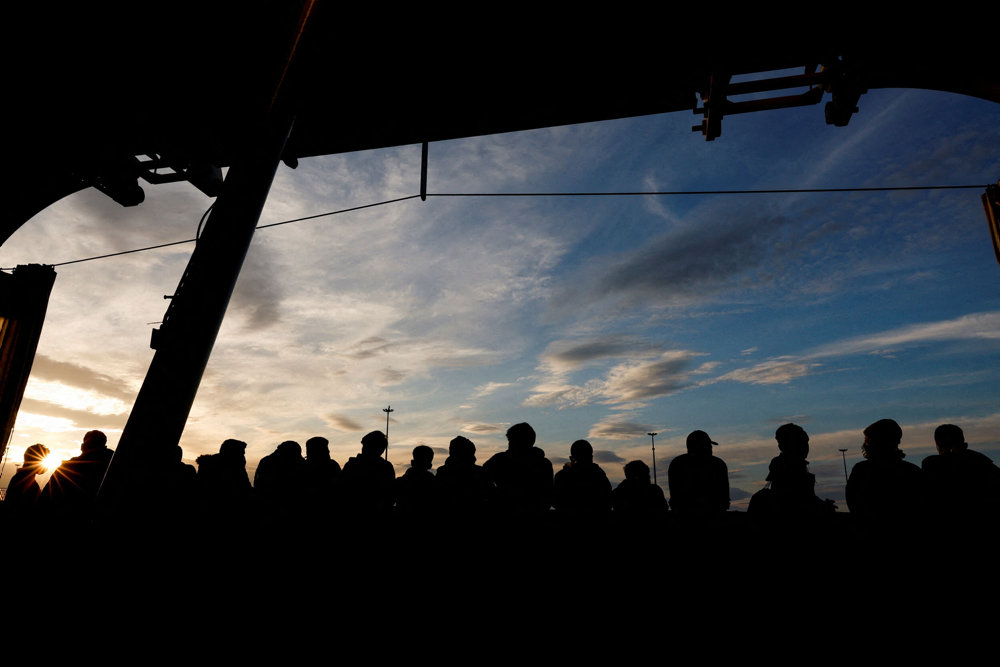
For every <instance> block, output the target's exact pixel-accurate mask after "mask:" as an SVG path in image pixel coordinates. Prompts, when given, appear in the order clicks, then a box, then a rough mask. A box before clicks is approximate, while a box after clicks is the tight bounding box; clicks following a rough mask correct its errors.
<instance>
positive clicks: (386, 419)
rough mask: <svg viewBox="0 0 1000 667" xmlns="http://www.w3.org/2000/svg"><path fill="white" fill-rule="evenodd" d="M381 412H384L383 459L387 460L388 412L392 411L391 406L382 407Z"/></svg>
mask: <svg viewBox="0 0 1000 667" xmlns="http://www.w3.org/2000/svg"><path fill="white" fill-rule="evenodd" d="M382 412H384V413H385V460H386V461H388V460H389V413H390V412H393V409H392V406H391V405H389V406H386V407H384V408H382Z"/></svg>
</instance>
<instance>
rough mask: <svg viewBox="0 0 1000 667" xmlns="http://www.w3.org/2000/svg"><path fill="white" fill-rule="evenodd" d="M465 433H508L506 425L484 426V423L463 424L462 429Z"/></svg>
mask: <svg viewBox="0 0 1000 667" xmlns="http://www.w3.org/2000/svg"><path fill="white" fill-rule="evenodd" d="M459 430H461V431H463V432H465V433H506V432H507V425H506V424H482V423H471V424H463V425H462V427H461V429H459Z"/></svg>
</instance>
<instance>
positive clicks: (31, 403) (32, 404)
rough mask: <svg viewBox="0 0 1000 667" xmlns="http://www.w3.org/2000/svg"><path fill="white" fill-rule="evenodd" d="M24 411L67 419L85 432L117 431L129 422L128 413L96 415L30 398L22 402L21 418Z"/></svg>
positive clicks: (88, 411) (87, 411)
mask: <svg viewBox="0 0 1000 667" xmlns="http://www.w3.org/2000/svg"><path fill="white" fill-rule="evenodd" d="M22 411H23V412H24V413H30V414H36V415H44V416H46V417H50V418H56V419H67V420H69V421H70V422H72V424H73V425H74V427H76V428H79V429H80V430H84V431H89V430H91V429H100V430H102V431H111V430H117V429H120V428H122V427H124V426H125V422H126V420H128V413H125V412H123V413H118V414H95V413H94V412H92V411H90V410H77V409H74V408H69V407H66V406H63V405H57V404H55V403H50V402H49V401H43V400H38V399H33V398H28V397H25V398H24V399H22V400H21V407H20V409H19V411H18V415H19V416H20V413H21V412H22Z"/></svg>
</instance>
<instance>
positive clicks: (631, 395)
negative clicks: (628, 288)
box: [524, 336, 706, 408]
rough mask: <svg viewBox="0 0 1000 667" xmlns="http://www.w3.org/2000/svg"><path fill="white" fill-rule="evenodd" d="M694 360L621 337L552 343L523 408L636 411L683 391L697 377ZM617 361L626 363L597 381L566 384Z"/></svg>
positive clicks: (687, 353)
mask: <svg viewBox="0 0 1000 667" xmlns="http://www.w3.org/2000/svg"><path fill="white" fill-rule="evenodd" d="M699 356H701V355H700V354H698V353H696V352H693V351H690V350H663V349H662V346H658V345H655V344H653V343H650V342H648V341H643V340H641V339H638V338H634V337H627V336H598V337H595V338H592V339H588V340H583V341H579V340H565V341H555V342H553V343H550V344H549V345H548V346H547V347H546V350H545V352H543V353H542V355H541V358H540V363H539V365H538V370H539V371H540V372H541V373H542V379H541V380H540V381H539V382H538V383H537V384H536V385H535V386H534V387H533V388H532V389H531V395H530V396H528V398H527V399H526V400H525V401H524V404H525V405H529V406H546V405H560V406H562V407H569V406H583V405H588V404H591V403H595V402H599V403H605V404H610V405H617V406H629V407H630V408H631V407H639V406H640V405H641V402H642V401H645V400H648V399H652V398H657V397H660V396H668V395H670V394H673V393H675V392H677V391H680V390H681V389H683V388H684V387H687V386H689V385H690V384H691V381H690V379H689V376H690V375H691V374H693V373H696V372H698V369H693V368H692V365H693V361H694V359H695V358H696V357H699ZM618 358H626V359H627V361H622V362H620V363H617V364H614V365H611V366H610V367H608V368H607V370H606V371H605V372H604V374H603V376H598V377H592V378H590V379H588V380H586V381H584V382H582V383H579V382H577V383H574V382H572V381H571V380H570V376H571V375H572V374H573V373H574V372H575V371H578V370H581V369H583V368H586V367H587V366H590V365H593V364H595V363H596V362H599V361H608V360H613V359H618ZM701 370H702V371H705V370H706V369H704V368H703V369H701ZM630 404H637V405H630Z"/></svg>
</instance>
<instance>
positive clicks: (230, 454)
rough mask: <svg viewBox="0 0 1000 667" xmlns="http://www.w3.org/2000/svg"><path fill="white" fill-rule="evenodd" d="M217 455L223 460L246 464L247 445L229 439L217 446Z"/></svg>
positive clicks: (240, 441)
mask: <svg viewBox="0 0 1000 667" xmlns="http://www.w3.org/2000/svg"><path fill="white" fill-rule="evenodd" d="M219 454H221V455H222V457H223V458H224V459H233V460H240V461H243V463H246V454H247V443H245V442H243V441H242V440H234V439H232V438H229V439H227V440H224V441H223V442H222V445H220V446H219Z"/></svg>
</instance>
